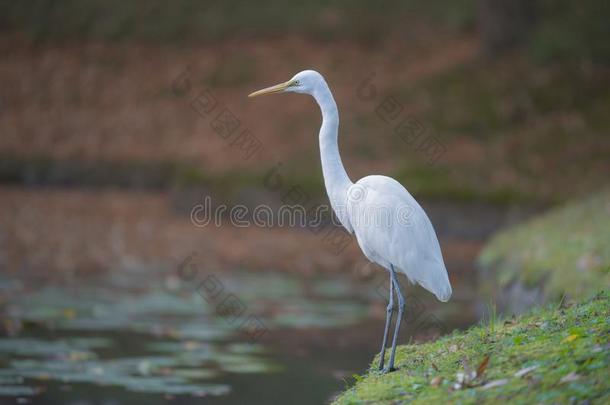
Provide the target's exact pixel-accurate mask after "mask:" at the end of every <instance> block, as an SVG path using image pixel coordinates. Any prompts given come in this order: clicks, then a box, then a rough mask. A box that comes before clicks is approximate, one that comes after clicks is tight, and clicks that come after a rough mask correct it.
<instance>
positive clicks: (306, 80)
mask: <svg viewBox="0 0 610 405" xmlns="http://www.w3.org/2000/svg"><path fill="white" fill-rule="evenodd" d="M323 85H326V81H324V78H323V77H322V75H321V74H320V73H318V72H316V71H315V70H303V71H302V72H299V73H297V74H296V75H294V76H293V77H292V79H290V80H288V81H287V82H284V83H280V84H276V85H275V86H271V87H266V88H264V89H262V90H258V91H255V92H254V93H250V94H249V95H248V97H256V96H262V95H264V94H273V93H301V94H310V95H313V93H314V92H315V90H316V89H317V88H318V87H320V86H323Z"/></svg>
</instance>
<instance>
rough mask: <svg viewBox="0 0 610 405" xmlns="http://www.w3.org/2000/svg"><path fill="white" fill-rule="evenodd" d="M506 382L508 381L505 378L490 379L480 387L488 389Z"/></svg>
mask: <svg viewBox="0 0 610 405" xmlns="http://www.w3.org/2000/svg"><path fill="white" fill-rule="evenodd" d="M506 383H508V379H507V378H503V379H501V380H494V381H490V382H488V383H487V384H485V385H484V386H482V387H481V389H484V390H488V389H490V388H495V387H500V386H502V385H505V384H506Z"/></svg>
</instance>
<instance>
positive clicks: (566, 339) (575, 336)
mask: <svg viewBox="0 0 610 405" xmlns="http://www.w3.org/2000/svg"><path fill="white" fill-rule="evenodd" d="M579 337H580V336H578V335H576V334H571V335H570V336H568V337H566V338H565V339H563V343H565V342H572V341H574V340H576V339H578V338H579Z"/></svg>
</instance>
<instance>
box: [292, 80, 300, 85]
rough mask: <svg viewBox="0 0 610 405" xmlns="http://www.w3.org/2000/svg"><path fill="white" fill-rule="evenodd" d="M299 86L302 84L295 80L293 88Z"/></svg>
mask: <svg viewBox="0 0 610 405" xmlns="http://www.w3.org/2000/svg"><path fill="white" fill-rule="evenodd" d="M299 84H301V83H300V82H299V81H298V80H295V81H294V83H293V84H292V85H293V86H298V85H299Z"/></svg>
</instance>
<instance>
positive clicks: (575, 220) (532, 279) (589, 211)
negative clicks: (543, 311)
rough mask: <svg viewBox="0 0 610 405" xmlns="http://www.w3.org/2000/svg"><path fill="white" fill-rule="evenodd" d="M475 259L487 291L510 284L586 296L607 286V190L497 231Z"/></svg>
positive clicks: (553, 295) (550, 294)
mask: <svg viewBox="0 0 610 405" xmlns="http://www.w3.org/2000/svg"><path fill="white" fill-rule="evenodd" d="M479 264H480V267H481V269H482V275H483V277H482V279H484V280H487V282H486V283H484V284H485V288H486V289H487V292H488V293H489V294H491V295H493V296H497V294H499V293H501V292H502V291H506V290H507V289H508V288H509V286H511V285H513V284H514V283H519V284H521V285H522V286H523V287H524V288H526V289H528V288H529V289H534V288H536V289H539V290H540V291H541V294H542V295H543V297H544V299H545V300H549V299H559V298H561V296H562V295H563V294H568V295H569V296H571V297H574V298H585V297H588V296H591V295H592V294H594V293H595V292H596V290H597V289H598V288H599V287H600V286H607V285H610V190H606V191H603V192H599V193H597V194H594V195H592V196H590V197H588V198H585V199H583V200H580V201H577V202H573V203H569V204H567V205H564V206H561V207H559V208H557V209H554V210H552V211H550V212H548V213H547V214H545V215H543V216H541V217H539V218H535V219H534V220H532V221H530V222H527V223H525V224H522V225H519V226H516V227H514V228H512V229H509V230H506V231H504V232H501V233H499V234H498V235H497V236H496V237H495V238H494V239H492V241H491V242H490V243H489V244H488V245H487V246H486V247H485V248H484V250H483V252H482V253H481V256H480V259H479ZM493 290H495V291H493Z"/></svg>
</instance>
